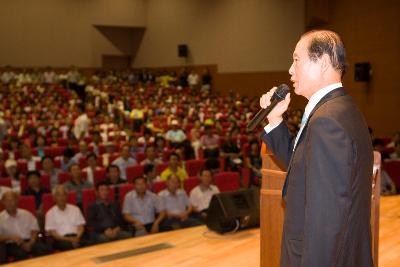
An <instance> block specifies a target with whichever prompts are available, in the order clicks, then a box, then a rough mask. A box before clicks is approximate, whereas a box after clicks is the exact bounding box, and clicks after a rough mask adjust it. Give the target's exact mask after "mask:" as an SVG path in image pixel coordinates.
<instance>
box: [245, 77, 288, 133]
mask: <svg viewBox="0 0 400 267" xmlns="http://www.w3.org/2000/svg"><path fill="white" fill-rule="evenodd" d="M289 91H290V89H289V86H287V85H286V84H284V83H283V84H281V85H279V86H278V88H277V89H276V90H275V93H274V94H273V95H272V97H271V104H270V105H269V106H268V107H266V108H262V109H260V111H258V112H257V114H256V115H255V116H254V117H253V119H251V121H250V122H249V124H247V130H248V131H253V130H254V129H255V128H256V127H257V126H258V125H259V124H260V122H262V121H263V120H264V119H265V117H267V115H268V114H269V113H270V112H271V111H272V110H273V109H274V107H275V106H276V105H277V104H278V103H279V102H281V101H282V100H284V99H285V97H286V95H287V94H288V93H289Z"/></svg>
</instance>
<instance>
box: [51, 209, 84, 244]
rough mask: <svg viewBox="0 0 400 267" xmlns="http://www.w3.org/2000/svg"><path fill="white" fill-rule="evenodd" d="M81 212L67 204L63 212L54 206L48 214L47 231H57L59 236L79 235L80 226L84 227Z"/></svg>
mask: <svg viewBox="0 0 400 267" xmlns="http://www.w3.org/2000/svg"><path fill="white" fill-rule="evenodd" d="M84 224H85V219H84V218H83V215H82V212H81V210H80V209H79V208H78V207H77V206H75V205H71V204H67V206H66V207H65V209H64V210H61V209H60V208H59V207H58V206H57V205H54V206H53V207H52V208H51V209H49V211H48V212H47V213H46V223H45V229H46V231H50V230H52V231H56V233H57V234H59V235H62V236H64V235H66V234H77V233H78V226H80V225H84Z"/></svg>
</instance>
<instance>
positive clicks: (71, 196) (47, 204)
mask: <svg viewBox="0 0 400 267" xmlns="http://www.w3.org/2000/svg"><path fill="white" fill-rule="evenodd" d="M67 202H68V203H69V204H73V205H76V192H69V193H68V199H67ZM54 205H55V203H54V199H53V195H52V194H50V193H48V194H44V195H42V208H43V214H46V213H47V211H48V210H49V209H50V208H51V207H53V206H54Z"/></svg>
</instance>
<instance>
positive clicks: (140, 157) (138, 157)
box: [136, 152, 146, 163]
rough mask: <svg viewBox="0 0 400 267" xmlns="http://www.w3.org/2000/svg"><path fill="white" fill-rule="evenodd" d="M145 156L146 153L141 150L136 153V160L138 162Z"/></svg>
mask: <svg viewBox="0 0 400 267" xmlns="http://www.w3.org/2000/svg"><path fill="white" fill-rule="evenodd" d="M145 158H146V154H145V153H143V152H139V153H137V154H136V161H137V162H138V163H140V162H142V161H143V160H144V159H145Z"/></svg>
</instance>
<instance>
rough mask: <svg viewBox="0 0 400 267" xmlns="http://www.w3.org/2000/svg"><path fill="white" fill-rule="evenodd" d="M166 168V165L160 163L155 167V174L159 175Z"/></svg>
mask: <svg viewBox="0 0 400 267" xmlns="http://www.w3.org/2000/svg"><path fill="white" fill-rule="evenodd" d="M167 167H168V163H167V162H166V163H161V164H158V165H157V166H156V173H157V174H158V175H160V174H161V173H162V172H163V171H164V170H165V169H166V168H167Z"/></svg>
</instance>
